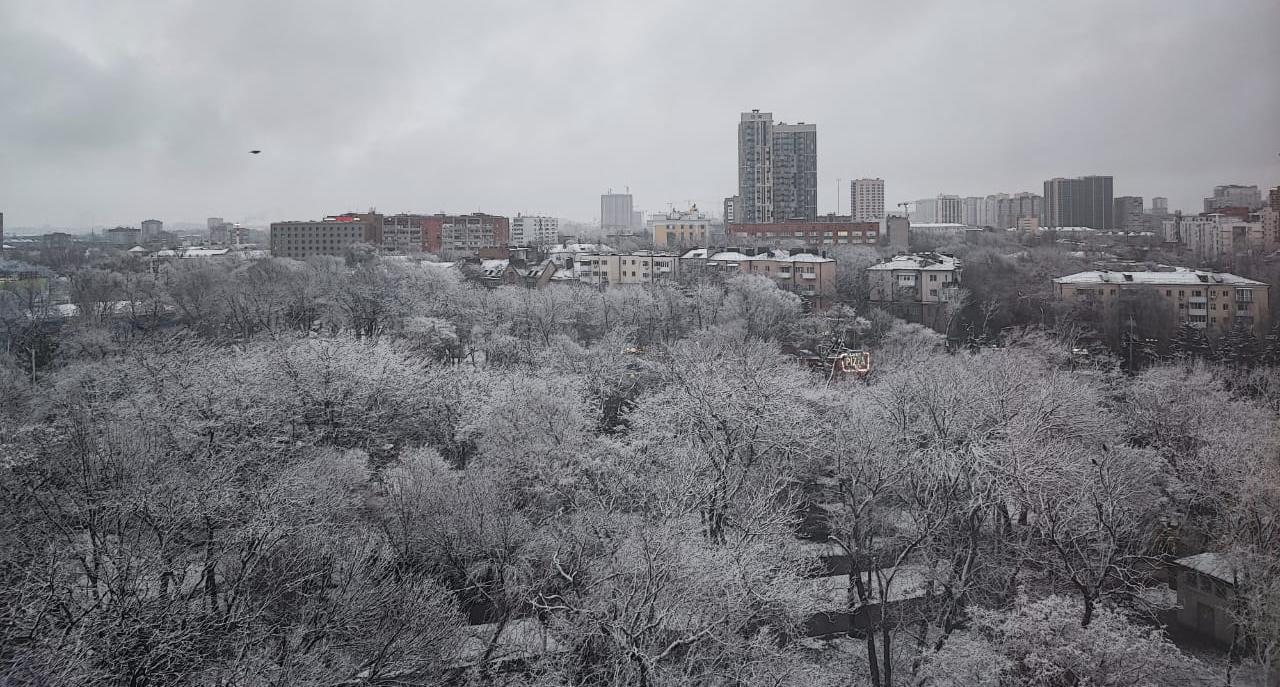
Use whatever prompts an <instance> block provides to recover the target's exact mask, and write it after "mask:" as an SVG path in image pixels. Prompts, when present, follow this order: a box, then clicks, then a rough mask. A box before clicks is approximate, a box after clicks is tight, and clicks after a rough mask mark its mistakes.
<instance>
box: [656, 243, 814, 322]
mask: <svg viewBox="0 0 1280 687" xmlns="http://www.w3.org/2000/svg"><path fill="white" fill-rule="evenodd" d="M735 274H758V275H761V276H764V277H769V278H770V279H771V280H773V282H774V283H775V284H777V285H778V288H780V289H783V290H784V291H790V292H792V293H795V294H797V295H799V296H801V297H803V298H805V299H806V300H807V301H808V302H809V304H810V305H811V306H812V307H815V308H818V309H823V308H826V307H827V306H828V305H830V303H831V301H832V299H834V298H835V295H836V261H835V260H834V259H832V258H828V257H826V256H824V255H816V254H813V253H801V252H796V253H792V252H789V251H786V250H765V251H759V252H756V253H743V252H740V251H737V250H716V249H710V248H697V249H694V250H691V251H688V252H686V253H685V254H684V255H681V256H680V278H681V280H682V281H685V282H698V281H702V280H708V279H710V280H721V279H725V278H728V277H730V276H733V275H735Z"/></svg>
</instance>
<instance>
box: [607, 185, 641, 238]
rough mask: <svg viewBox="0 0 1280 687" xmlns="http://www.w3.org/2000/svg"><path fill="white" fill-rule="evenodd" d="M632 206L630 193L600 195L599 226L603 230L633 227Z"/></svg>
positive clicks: (619, 229)
mask: <svg viewBox="0 0 1280 687" xmlns="http://www.w3.org/2000/svg"><path fill="white" fill-rule="evenodd" d="M634 221H635V217H634V208H632V207H631V194H630V193H614V192H613V191H612V190H610V191H609V192H608V193H604V194H601V196H600V228H601V229H603V230H605V231H628V230H631V229H633V228H634V226H633V223H634Z"/></svg>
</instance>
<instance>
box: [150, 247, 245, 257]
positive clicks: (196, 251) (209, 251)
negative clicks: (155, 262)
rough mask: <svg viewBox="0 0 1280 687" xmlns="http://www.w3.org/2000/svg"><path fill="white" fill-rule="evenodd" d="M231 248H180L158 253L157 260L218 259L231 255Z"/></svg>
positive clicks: (156, 254)
mask: <svg viewBox="0 0 1280 687" xmlns="http://www.w3.org/2000/svg"><path fill="white" fill-rule="evenodd" d="M230 252H231V249H229V248H179V249H177V250H173V249H165V250H160V251H156V253H155V256H156V257H157V258H217V257H221V256H223V255H226V254H227V253H230Z"/></svg>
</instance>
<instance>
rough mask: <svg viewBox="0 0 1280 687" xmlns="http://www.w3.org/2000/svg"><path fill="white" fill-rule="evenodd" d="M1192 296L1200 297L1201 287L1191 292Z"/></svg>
mask: <svg viewBox="0 0 1280 687" xmlns="http://www.w3.org/2000/svg"><path fill="white" fill-rule="evenodd" d="M1191 297H1192V298H1199V297H1200V289H1196V290H1195V291H1192V292H1191Z"/></svg>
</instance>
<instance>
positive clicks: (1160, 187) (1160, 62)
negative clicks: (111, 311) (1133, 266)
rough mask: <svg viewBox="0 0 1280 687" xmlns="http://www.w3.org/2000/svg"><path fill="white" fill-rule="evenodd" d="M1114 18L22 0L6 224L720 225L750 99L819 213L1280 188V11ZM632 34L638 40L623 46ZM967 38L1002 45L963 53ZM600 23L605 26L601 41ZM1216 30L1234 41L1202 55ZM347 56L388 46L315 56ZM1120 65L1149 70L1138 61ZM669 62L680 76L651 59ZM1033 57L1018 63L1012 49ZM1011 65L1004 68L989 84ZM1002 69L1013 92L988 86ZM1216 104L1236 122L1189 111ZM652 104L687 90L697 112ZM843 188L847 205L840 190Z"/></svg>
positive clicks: (6, 171) (5, 165) (4, 125)
mask: <svg viewBox="0 0 1280 687" xmlns="http://www.w3.org/2000/svg"><path fill="white" fill-rule="evenodd" d="M1086 4H1088V3H1086ZM1093 4H1095V5H1097V7H1098V8H1099V10H1100V11H1098V12H1092V11H1086V10H1085V9H1084V8H1080V7H1072V8H1034V9H1027V8H1020V9H1019V11H1018V12H1017V13H1016V16H1014V14H1013V13H1009V12H1004V13H994V14H993V13H983V12H978V13H974V12H972V11H971V10H972V8H967V7H958V6H957V7H952V6H948V5H941V4H939V5H935V6H931V7H929V8H926V11H923V12H912V13H911V14H910V15H908V14H906V13H904V12H899V11H896V10H890V9H883V8H871V7H858V6H853V7H849V6H845V5H842V4H836V3H815V4H812V5H809V6H806V8H803V10H800V11H794V12H788V13H783V14H776V13H762V12H748V11H742V12H741V13H740V15H741V16H742V17H744V18H746V20H745V21H744V22H742V23H741V25H740V26H737V27H736V28H735V30H734V31H732V32H725V31H707V30H706V29H705V28H704V27H706V26H715V25H717V21H716V17H718V16H719V15H720V14H721V13H723V12H725V11H729V9H731V8H730V7H729V6H727V5H726V6H717V5H707V6H699V7H697V8H692V9H691V8H687V7H684V6H681V5H677V4H675V3H655V4H645V5H643V6H630V5H627V6H622V5H617V6H613V5H610V6H605V7H597V6H596V5H594V4H586V3H573V4H566V5H563V6H557V7H556V8H555V9H554V10H550V11H546V8H541V9H539V10H537V11H534V10H532V9H527V10H526V9H521V8H511V10H510V11H508V12H504V13H495V12H492V11H488V10H489V8H488V7H486V6H484V5H480V6H475V7H473V6H468V7H464V8H450V9H449V10H448V11H429V10H428V9H427V8H398V9H393V8H388V7H385V6H383V7H375V8H365V7H355V6H351V5H347V4H337V3H335V4H333V5H331V6H328V7H322V6H317V7H316V8H315V9H313V10H311V11H307V12H301V11H293V10H290V9H288V8H287V7H285V6H284V5H281V6H279V7H277V8H276V9H275V11H263V5H262V4H260V3H251V4H250V3H225V4H219V5H216V6H214V5H207V6H189V7H176V6H175V7H167V8H164V9H163V10H154V9H153V8H150V7H149V6H144V5H141V4H138V5H130V4H127V3H126V4H114V5H113V6H112V7H110V8H106V7H98V6H95V5H92V4H90V3H78V2H70V3H55V4H53V5H52V6H49V5H47V4H43V3H35V2H21V1H19V2H13V3H6V4H5V6H4V7H3V8H0V58H2V59H3V60H4V61H5V62H6V63H12V64H20V65H22V66H23V69H21V70H18V71H17V72H10V73H7V74H5V75H4V77H2V78H0V83H3V84H4V86H5V88H6V102H8V103H22V106H21V107H8V108H2V109H0V131H4V132H5V133H6V135H7V138H6V140H5V152H6V154H5V158H4V160H3V161H0V208H3V210H4V211H5V212H6V214H7V218H8V224H9V225H10V226H11V227H29V226H31V227H37V226H46V225H47V226H66V227H85V228H87V227H91V226H113V225H115V224H126V223H127V224H136V223H138V222H140V221H141V220H142V219H144V218H151V217H155V218H158V219H161V220H163V221H165V222H166V224H181V223H186V222H190V223H198V222H200V221H201V219H202V218H204V217H206V216H209V215H211V214H219V215H225V216H227V217H228V218H229V219H234V220H235V221H240V222H244V223H248V224H252V225H256V226H262V225H265V224H267V223H269V222H271V221H275V220H281V219H312V218H317V217H319V216H321V215H323V214H325V213H329V212H335V211H339V210H343V209H349V210H364V209H367V208H369V207H377V208H379V209H380V210H382V211H384V212H400V211H412V212H423V213H436V212H440V211H443V212H450V213H456V212H472V211H476V210H480V211H483V212H488V213H495V214H504V215H514V214H516V213H517V212H525V213H527V214H544V215H551V216H557V217H561V218H565V219H571V220H577V221H590V220H591V219H593V218H594V216H595V214H596V212H597V210H596V209H595V208H597V207H598V194H599V193H601V192H602V191H603V190H604V189H603V188H602V186H604V185H606V182H605V181H602V180H610V183H616V182H614V181H613V180H622V181H625V182H626V183H627V184H628V185H630V187H631V189H632V192H633V193H634V194H635V198H636V203H635V204H636V206H637V207H642V208H646V209H648V210H650V211H655V212H656V211H661V210H663V209H666V208H667V206H668V204H673V205H675V206H681V205H685V204H686V201H687V200H693V201H694V202H696V203H697V204H698V205H699V206H700V207H708V208H716V207H719V206H720V204H721V202H722V200H723V198H724V197H726V196H729V195H733V194H734V192H735V189H736V188H737V183H736V179H735V176H736V161H735V160H734V157H735V154H736V145H735V140H734V137H735V131H734V126H733V125H734V123H735V121H736V119H737V117H738V114H739V113H740V112H745V111H750V110H751V109H756V108H759V109H761V110H762V111H772V112H775V113H778V114H779V115H780V117H781V118H782V119H785V120H786V121H791V122H795V121H804V122H809V123H816V124H817V125H818V126H819V127H820V128H821V129H822V138H821V141H820V142H819V151H818V157H819V162H818V175H817V177H818V179H817V196H818V199H817V202H818V213H819V214H825V213H827V212H833V211H836V210H837V208H836V206H835V195H836V194H833V193H832V190H833V189H834V188H836V187H835V186H834V185H836V184H838V183H841V181H840V180H843V183H845V184H847V183H848V180H849V179H853V178H859V177H880V178H883V179H885V180H886V184H885V185H886V198H885V201H886V206H887V208H886V209H887V210H889V211H892V210H893V208H894V206H895V204H896V203H897V202H900V201H903V200H909V199H915V198H928V197H934V196H936V195H938V194H956V195H960V196H962V197H965V196H975V195H977V196H985V195H988V194H993V193H1016V192H1019V191H1032V192H1035V191H1037V190H1038V189H1039V188H1040V185H1041V184H1042V182H1043V181H1044V180H1046V179H1051V178H1055V177H1060V176H1061V177H1077V176H1085V175H1090V174H1106V175H1112V176H1114V178H1115V180H1116V186H1115V194H1116V195H1117V196H1122V195H1128V196H1143V197H1146V198H1150V197H1153V196H1164V197H1168V198H1170V204H1171V206H1172V207H1174V208H1179V209H1183V210H1185V211H1194V210H1196V209H1197V208H1198V207H1199V205H1200V203H1201V201H1202V199H1203V198H1204V197H1205V195H1206V194H1208V193H1209V192H1211V190H1212V189H1213V187H1215V186H1219V185H1224V184H1245V185H1252V184H1257V185H1258V186H1259V187H1263V188H1268V187H1271V186H1274V185H1275V183H1276V182H1277V180H1280V158H1278V157H1277V156H1276V152H1277V151H1280V133H1277V132H1276V131H1275V130H1274V127H1272V126H1269V125H1270V123H1272V122H1274V121H1277V119H1280V86H1277V84H1276V83H1275V80H1274V79H1272V78H1269V67H1268V65H1270V64H1275V63H1277V62H1280V47H1277V45H1276V44H1275V42H1274V41H1269V40H1266V37H1267V36H1268V35H1269V34H1268V33H1267V32H1268V31H1269V27H1274V26H1275V25H1276V23H1277V21H1280V6H1276V5H1275V3H1271V2H1265V1H1262V0H1259V1H1256V2H1242V3H1233V4H1231V5H1230V6H1226V7H1212V8H1209V7H1201V6H1199V5H1196V4H1191V3H1159V2H1134V3H1127V4H1125V5H1123V6H1120V7H1115V6H1113V5H1111V4H1100V3H1093ZM735 7H736V6H735ZM1103 8H1105V11H1102V9H1103ZM496 14H501V16H498V17H495V16H494V15H496ZM738 15H739V13H738V12H735V16H738ZM975 15H980V16H975ZM855 16H856V17H857V18H859V19H860V21H857V22H854V21H851V19H852V18H854V17H855ZM1100 16H1106V17H1108V18H1107V19H1106V20H1105V21H1104V20H1101V19H1099V18H1098V17H1100ZM250 17H252V19H250ZM756 17H759V18H756ZM765 17H767V20H766V18H765ZM413 22H418V23H422V22H430V23H431V24H433V25H435V26H437V27H438V28H440V29H442V30H445V31H446V33H447V30H448V29H449V28H450V27H462V26H467V25H471V24H474V23H477V22H486V24H487V25H491V26H490V28H491V29H492V31H487V32H486V34H487V37H482V38H481V39H480V40H478V43H477V45H476V46H475V50H474V51H471V52H468V54H467V55H466V56H465V58H466V59H467V62H466V63H465V64H463V63H462V62H459V60H462V59H463V56H451V55H450V54H449V51H448V50H447V49H446V47H447V46H446V45H445V44H440V45H439V46H436V45H425V46H424V45H416V44H408V43H403V42H389V41H385V40H378V36H380V35H381V33H382V32H383V31H385V28H386V26H389V25H399V24H404V23H413ZM619 24H626V25H629V26H631V27H632V30H631V31H629V32H627V33H626V34H624V35H621V36H618V35H616V34H614V33H612V32H607V31H603V28H604V27H607V26H613V25H619ZM851 26H852V27H855V28H853V30H852V34H850V27H851ZM1013 26H1016V27H1017V29H1018V30H1017V31H1016V32H1015V31H1009V30H1008V29H1009V28H1011V27H1013ZM1135 26H1139V27H1141V28H1140V29H1135V28H1134V27H1135ZM963 27H969V28H974V27H978V28H981V29H982V31H985V32H989V33H990V34H991V35H1000V36H1002V39H1001V40H1000V41H976V42H965V43H956V42H954V41H951V40H948V37H949V36H952V35H955V33H956V32H957V31H958V30H959V29H960V28H963ZM597 29H601V30H600V31H597ZM525 32H529V33H530V34H534V33H538V34H544V35H545V36H546V37H547V40H546V41H545V43H544V44H543V45H542V46H541V47H540V48H539V49H538V50H535V51H532V52H531V53H529V52H520V53H518V54H509V51H506V50H505V49H504V45H505V44H504V41H503V37H504V36H510V35H513V34H517V35H522V34H523V33H525ZM597 33H599V34H600V35H610V36H611V37H612V39H611V41H610V42H608V43H601V42H600V41H598V40H595V39H593V38H590V36H593V35H596V34H597ZM775 34H776V35H778V36H782V37H785V36H797V37H798V36H805V37H806V39H805V42H804V44H805V49H804V50H800V51H791V52H788V51H780V52H778V53H776V54H775V55H774V56H773V57H772V58H771V59H770V61H769V62H768V64H767V66H766V67H765V68H763V69H757V68H755V67H751V68H749V69H748V68H747V67H745V66H743V65H742V64H740V62H742V59H741V58H743V57H744V56H746V55H749V54H751V53H752V51H753V50H756V49H758V46H760V45H770V44H771V41H773V40H774V39H773V38H771V37H772V36H774V35H775ZM1206 34H1208V35H1224V36H1225V35H1230V36H1231V40H1229V41H1221V42H1219V43H1217V44H1216V47H1215V49H1214V50H1213V51H1208V52H1206V51H1190V50H1187V49H1186V45H1188V41H1191V40H1192V39H1195V38H1197V37H1200V36H1203V35H1206ZM836 36H839V37H840V38H841V40H839V41H836V40H834V38H835V37H836ZM339 39H341V40H344V41H349V42H351V43H353V44H362V45H366V46H373V47H372V48H371V49H368V50H342V51H316V50H314V49H313V48H314V47H315V46H316V45H318V44H320V43H322V42H325V41H333V40H339ZM613 39H616V40H613ZM828 39H830V40H828ZM850 44H859V45H865V46H867V47H869V48H871V47H878V48H882V49H883V50H881V51H880V52H884V53H886V54H888V53H889V52H890V48H893V47H894V46H899V45H903V44H906V45H909V47H910V50H908V51H907V53H906V55H907V57H908V59H898V57H894V58H893V59H889V58H877V57H874V56H868V55H874V54H875V53H876V52H877V51H876V50H867V51H860V52H859V56H858V57H857V59H856V61H857V62H858V74H859V79H860V81H859V84H858V88H856V89H845V88H836V87H833V86H832V84H834V83H838V81H837V80H835V78H834V77H835V76H837V75H842V74H843V73H844V72H843V69H842V68H837V67H836V66H835V65H838V64H845V63H847V61H848V55H847V54H846V48H844V47H841V46H847V45H850ZM1050 45H1052V46H1056V47H1055V48H1054V49H1053V50H1046V49H1045V46H1050ZM1118 46H1123V48H1121V47H1118ZM1121 50H1122V51H1123V52H1124V53H1125V54H1126V55H1129V54H1133V53H1134V52H1135V51H1136V53H1137V54H1138V55H1139V59H1118V52H1119V51H1121ZM655 52H662V53H663V54H665V55H666V56H667V58H668V59H664V60H663V61H661V63H660V64H659V63H657V62H655V61H653V60H649V59H648V57H649V56H650V55H652V54H654V53H655ZM1019 52H1021V54H1023V56H1024V59H1019V60H1013V61H1009V60H1002V59H999V58H1003V57H1005V56H1007V55H1009V54H1013V53H1019ZM588 56H590V57H591V59H587V57H588ZM991 63H1001V64H1003V65H1004V67H1005V68H1004V69H1003V70H1002V72H1001V73H1000V74H993V73H991V72H990V70H989V68H988V67H987V65H989V64H991ZM826 65H831V66H829V67H828V66H826ZM925 73H931V74H936V78H937V80H936V82H935V83H936V85H937V87H936V88H933V89H931V94H930V98H929V101H928V102H925V101H921V100H920V99H919V98H918V97H917V96H916V95H915V92H916V89H914V88H913V87H912V86H911V82H912V80H913V79H916V78H918V77H919V75H921V74H925ZM566 75H568V76H566ZM620 75H626V76H625V77H622V76H620ZM1031 76H1035V77H1036V78H1035V79H1031V78H1029V77H1031ZM931 78H932V77H931ZM997 82H999V83H1006V82H1007V83H1019V84H1020V86H1019V88H1020V91H1019V93H1018V94H1017V95H1016V97H1014V95H1013V94H1009V95H1005V94H1004V93H996V92H993V90H992V89H991V88H989V87H988V84H994V83H997ZM1086 84H1088V86H1089V87H1088V88H1084V86H1085V85H1086ZM1202 87H1203V88H1208V87H1212V90H1213V92H1214V93H1215V94H1216V95H1215V97H1219V98H1223V99H1224V100H1223V103H1222V104H1223V106H1222V107H1213V108H1199V107H1197V108H1188V107H1183V106H1175V105H1177V103H1178V102H1181V99H1182V98H1183V96H1184V95H1185V94H1186V93H1188V92H1194V91H1195V89H1196V88H1202ZM637 92H661V93H669V92H682V93H693V94H697V98H695V99H694V100H696V101H697V102H696V104H689V103H690V99H689V98H662V97H659V98H643V99H638V98H635V97H632V96H633V94H634V93H637ZM746 93H749V94H750V95H744V94H746ZM1064 93H1071V98H1070V99H1067V98H1066V97H1064V96H1063V94H1064ZM353 94H354V95H353ZM1224 94H1225V95H1224ZM371 102H388V103H390V102H394V103H396V105H397V106H396V107H370V106H369V104H370V103H371ZM512 102H530V103H533V104H534V105H536V107H534V108H524V107H511V106H510V103H512ZM676 102H679V103H680V104H681V106H680V107H675V106H672V105H673V104H674V103H676ZM885 103H894V104H895V106H892V107H886V106H885ZM304 104H305V106H304ZM941 104H945V107H939V105H941ZM530 111H536V112H537V114H536V116H530V114H529V112H530ZM259 149H260V150H261V151H262V153H261V154H260V155H249V154H248V151H250V150H259ZM922 158H927V159H928V160H929V164H923V165H922V164H920V160H921V159H922ZM673 159H674V160H678V164H672V160H673ZM841 197H842V198H843V199H844V201H843V208H845V209H846V211H847V208H848V207H849V205H848V196H847V187H846V188H845V190H844V192H843V193H842V194H841Z"/></svg>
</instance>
